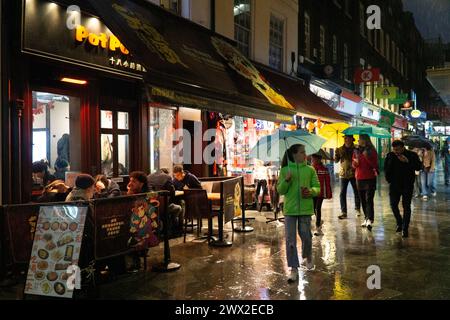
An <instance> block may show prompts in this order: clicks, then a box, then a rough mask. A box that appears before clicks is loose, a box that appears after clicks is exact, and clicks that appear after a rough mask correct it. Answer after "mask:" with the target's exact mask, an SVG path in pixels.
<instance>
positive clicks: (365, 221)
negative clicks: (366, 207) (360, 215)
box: [361, 220, 369, 228]
mask: <svg viewBox="0 0 450 320" xmlns="http://www.w3.org/2000/svg"><path fill="white" fill-rule="evenodd" d="M368 221H369V220H364V222H363V223H362V224H361V227H363V228H365V227H367V222H368Z"/></svg>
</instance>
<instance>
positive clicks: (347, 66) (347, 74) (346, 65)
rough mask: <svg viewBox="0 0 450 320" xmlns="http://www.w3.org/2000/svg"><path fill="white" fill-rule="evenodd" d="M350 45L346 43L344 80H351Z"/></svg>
mask: <svg viewBox="0 0 450 320" xmlns="http://www.w3.org/2000/svg"><path fill="white" fill-rule="evenodd" d="M348 69H349V57H348V45H347V44H346V43H344V80H349V70H348Z"/></svg>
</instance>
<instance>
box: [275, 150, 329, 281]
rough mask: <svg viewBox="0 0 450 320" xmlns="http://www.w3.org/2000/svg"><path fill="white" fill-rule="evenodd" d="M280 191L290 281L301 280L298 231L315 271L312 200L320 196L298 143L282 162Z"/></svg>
mask: <svg viewBox="0 0 450 320" xmlns="http://www.w3.org/2000/svg"><path fill="white" fill-rule="evenodd" d="M277 191H278V193H279V194H281V195H284V210H283V211H284V212H283V213H284V217H285V237H286V257H287V262H288V267H290V268H291V272H290V275H289V277H288V281H289V282H294V281H296V280H297V279H298V268H299V267H300V263H299V259H298V253H297V232H296V230H298V233H299V235H300V239H301V240H302V257H303V259H305V260H306V267H307V268H308V270H312V269H313V268H314V264H313V261H312V234H311V216H312V215H314V204H313V197H317V196H318V195H319V194H320V183H319V179H318V178H317V174H316V171H315V170H314V168H313V167H311V166H309V165H307V163H306V152H305V146H303V145H301V144H295V145H293V146H291V147H290V148H289V149H288V150H287V151H286V153H285V155H284V158H283V161H282V162H281V171H280V177H279V179H278V183H277Z"/></svg>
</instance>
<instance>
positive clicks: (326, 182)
mask: <svg viewBox="0 0 450 320" xmlns="http://www.w3.org/2000/svg"><path fill="white" fill-rule="evenodd" d="M311 158H312V166H313V168H314V170H316V173H317V176H318V178H319V182H320V194H319V195H318V196H317V197H314V198H313V201H314V213H315V214H316V231H315V232H314V235H315V236H320V235H323V232H322V204H323V200H324V199H331V198H332V196H333V195H332V192H331V178H330V173H329V172H328V168H327V167H325V166H324V164H323V162H322V156H321V155H320V154H313V155H312V157H311Z"/></svg>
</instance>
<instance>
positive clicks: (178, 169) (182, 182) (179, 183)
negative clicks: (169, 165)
mask: <svg viewBox="0 0 450 320" xmlns="http://www.w3.org/2000/svg"><path fill="white" fill-rule="evenodd" d="M173 176H174V177H175V179H174V181H173V184H174V185H175V189H176V190H183V189H185V188H188V189H202V184H201V183H200V181H199V180H198V179H197V177H196V176H194V175H193V174H192V173H190V172H188V171H184V170H183V167H182V166H175V167H173Z"/></svg>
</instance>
